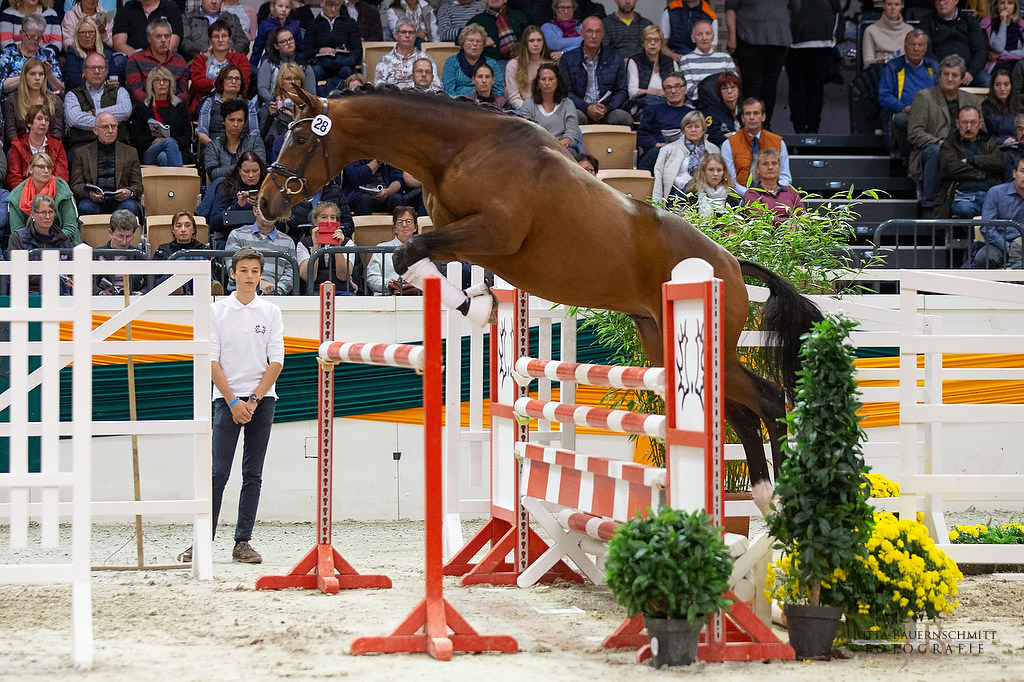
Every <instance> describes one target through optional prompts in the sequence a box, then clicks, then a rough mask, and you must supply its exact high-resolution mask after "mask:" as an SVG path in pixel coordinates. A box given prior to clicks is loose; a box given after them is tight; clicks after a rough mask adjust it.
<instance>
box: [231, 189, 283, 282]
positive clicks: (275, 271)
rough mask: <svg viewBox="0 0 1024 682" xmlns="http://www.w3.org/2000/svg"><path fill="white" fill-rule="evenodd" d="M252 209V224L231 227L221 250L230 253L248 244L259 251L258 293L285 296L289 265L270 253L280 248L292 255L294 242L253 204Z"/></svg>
mask: <svg viewBox="0 0 1024 682" xmlns="http://www.w3.org/2000/svg"><path fill="white" fill-rule="evenodd" d="M252 211H253V216H254V217H255V221H254V222H253V224H252V225H243V226H242V227H237V228H235V229H234V230H232V231H231V234H229V235H228V240H227V243H226V244H225V245H224V249H225V250H226V251H228V252H230V253H234V252H235V251H238V250H239V249H240V248H242V247H243V246H248V247H251V248H254V249H256V250H257V251H260V252H262V253H263V257H264V258H265V260H266V264H265V265H264V267H263V276H262V277H261V278H260V285H259V290H260V293H261V294H263V295H264V296H266V295H273V294H278V295H282V296H286V295H289V294H291V293H292V282H293V281H295V273H294V272H292V265H291V263H290V262H288V261H287V260H285V259H283V258H274V257H273V255H272V253H271V252H273V251H280V252H283V253H287V254H289V255H294V254H295V242H294V241H293V240H292V238H291V237H289V236H288V235H286V234H285V233H284V232H282V231H281V230H278V229H277V227H276V225H275V223H274V221H273V220H268V219H267V218H264V217H263V214H261V213H260V212H259V209H258V208H256V206H255V205H254V206H253V208H252ZM233 284H234V283H232V286H233Z"/></svg>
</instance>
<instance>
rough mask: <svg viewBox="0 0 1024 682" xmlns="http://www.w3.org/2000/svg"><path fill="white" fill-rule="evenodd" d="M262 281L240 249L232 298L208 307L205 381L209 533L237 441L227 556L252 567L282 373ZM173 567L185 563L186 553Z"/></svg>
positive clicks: (280, 344)
mask: <svg viewBox="0 0 1024 682" xmlns="http://www.w3.org/2000/svg"><path fill="white" fill-rule="evenodd" d="M262 276H263V256H262V255H261V254H260V252H259V251H257V250H256V249H253V248H249V247H243V248H241V249H239V250H238V251H236V252H235V253H234V255H233V256H232V257H231V277H232V278H234V280H235V286H236V288H235V291H234V292H233V293H232V294H231V295H230V296H228V297H226V298H222V299H220V300H218V301H217V302H216V303H214V304H213V305H211V306H210V356H211V362H210V365H211V371H212V374H213V531H214V533H216V532H217V518H218V517H219V516H220V505H221V501H222V500H223V498H224V487H225V486H226V485H227V482H228V476H229V475H230V473H231V462H232V460H233V459H234V456H235V446H236V445H237V443H238V434H239V432H240V431H242V430H243V429H244V430H245V441H244V444H243V446H242V490H241V493H240V494H239V498H238V521H237V522H236V524H235V549H234V551H232V553H231V558H232V559H233V560H234V561H238V562H241V563H245V564H258V563H261V562H262V561H263V557H261V556H260V555H259V553H258V552H257V551H256V550H254V549H253V548H252V546H251V545H250V544H249V541H250V540H251V539H252V528H253V524H254V523H255V521H256V509H257V507H258V506H259V503H260V487H261V485H262V481H263V461H264V458H265V457H266V454H267V443H268V442H269V440H270V426H271V424H273V422H274V407H275V404H276V401H277V393H276V392H275V391H274V382H275V381H277V377H278V375H280V374H281V369H282V368H283V367H284V322H283V321H282V317H281V310H280V309H279V308H278V307H277V306H275V305H274V304H272V303H270V301H269V299H266V298H263V297H259V296H257V295H256V294H257V289H258V288H259V286H260V279H261V277H262ZM178 559H179V560H180V561H192V548H191V547H189V548H188V549H187V550H185V551H184V552H182V553H181V554H180V555H179V556H178Z"/></svg>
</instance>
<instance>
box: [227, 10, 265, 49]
mask: <svg viewBox="0 0 1024 682" xmlns="http://www.w3.org/2000/svg"><path fill="white" fill-rule="evenodd" d="M223 8H224V11H225V12H230V13H231V14H234V15H235V17H237V18H238V23H239V24H240V25H241V26H242V31H243V32H244V33H245V39H246V40H248V41H249V42H250V43H251V42H252V41H253V40H255V39H256V30H257V28H258V27H259V24H260V22H259V19H258V18H257V16H256V8H255V7H253V6H252V5H243V4H242V3H241V2H240V0H224V4H223ZM246 52H248V50H246Z"/></svg>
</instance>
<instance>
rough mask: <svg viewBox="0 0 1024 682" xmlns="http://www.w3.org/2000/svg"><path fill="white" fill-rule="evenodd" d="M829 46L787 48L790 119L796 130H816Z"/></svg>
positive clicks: (818, 123)
mask: <svg viewBox="0 0 1024 682" xmlns="http://www.w3.org/2000/svg"><path fill="white" fill-rule="evenodd" d="M834 51H835V48H831V47H801V48H798V49H795V50H794V49H792V48H790V50H789V54H788V55H787V56H786V76H787V77H788V78H789V120H791V121H792V122H793V130H794V131H795V132H797V133H817V132H818V128H820V127H821V108H822V107H823V106H824V104H825V80H826V79H827V78H828V72H829V69H830V68H831V66H832V53H833V52H834Z"/></svg>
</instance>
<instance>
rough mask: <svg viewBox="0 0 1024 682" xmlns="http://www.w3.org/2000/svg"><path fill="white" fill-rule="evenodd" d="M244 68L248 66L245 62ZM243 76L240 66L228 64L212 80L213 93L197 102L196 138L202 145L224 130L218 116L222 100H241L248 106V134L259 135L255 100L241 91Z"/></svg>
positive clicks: (243, 89) (242, 89)
mask: <svg viewBox="0 0 1024 682" xmlns="http://www.w3.org/2000/svg"><path fill="white" fill-rule="evenodd" d="M245 68H249V64H248V63H246V65H245ZM244 83H245V76H244V75H243V73H242V68H241V67H238V66H235V65H234V64H228V65H227V66H225V67H224V68H223V69H221V70H220V73H218V74H217V78H215V79H214V81H213V94H212V95H209V96H207V97H204V98H203V101H202V102H201V103H200V104H199V110H198V111H197V112H196V113H197V117H198V118H197V123H196V139H197V140H199V143H200V144H202V145H204V146H205V145H208V144H209V143H210V140H212V139H213V138H215V137H218V136H219V135H221V134H222V133H223V132H224V121H223V120H222V119H221V117H220V107H221V104H223V103H224V102H228V101H231V100H233V99H237V100H241V101H242V102H244V103H245V105H246V107H247V108H248V115H247V117H246V118H247V119H248V122H249V134H250V135H256V136H259V134H260V119H259V115H258V113H257V111H256V100H255V99H251V100H247V99H246V98H245V97H244V96H243V95H242V93H244V92H245V87H244Z"/></svg>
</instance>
